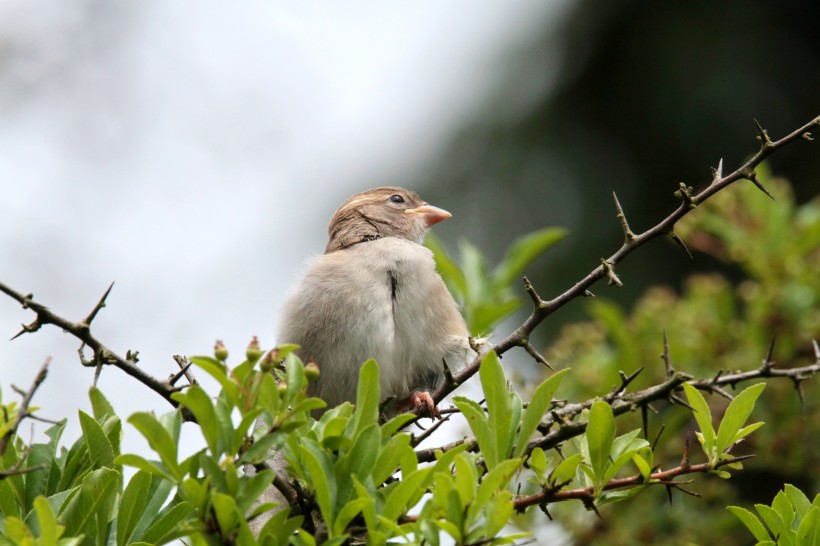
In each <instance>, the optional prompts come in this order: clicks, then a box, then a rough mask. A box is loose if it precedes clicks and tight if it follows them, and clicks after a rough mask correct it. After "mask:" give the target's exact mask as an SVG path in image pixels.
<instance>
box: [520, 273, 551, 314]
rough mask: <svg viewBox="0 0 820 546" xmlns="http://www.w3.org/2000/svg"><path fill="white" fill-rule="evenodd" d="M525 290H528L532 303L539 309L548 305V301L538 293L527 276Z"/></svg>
mask: <svg viewBox="0 0 820 546" xmlns="http://www.w3.org/2000/svg"><path fill="white" fill-rule="evenodd" d="M523 280H524V290H526V291H527V294H528V295H529V296H530V299H531V300H532V303H533V304H535V306H536V307H537V308H539V309H543V308H545V307H546V306H547V303H546V302H545V301H544V300H542V299H541V296H539V295H538V292H536V291H535V287H533V285H532V283H531V282H530V280H529V279H528V278H527V277H524V279H523Z"/></svg>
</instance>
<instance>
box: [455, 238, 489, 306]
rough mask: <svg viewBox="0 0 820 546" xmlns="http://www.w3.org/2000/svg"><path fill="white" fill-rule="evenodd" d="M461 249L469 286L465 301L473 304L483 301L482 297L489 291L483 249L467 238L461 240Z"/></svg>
mask: <svg viewBox="0 0 820 546" xmlns="http://www.w3.org/2000/svg"><path fill="white" fill-rule="evenodd" d="M459 250H460V251H461V267H462V271H463V272H464V280H465V283H466V287H467V291H466V293H465V303H466V304H467V305H468V306H472V305H474V304H476V303H478V302H479V301H481V298H482V297H483V296H484V294H485V293H486V292H487V290H486V285H487V265H486V263H485V262H484V255H483V254H481V251H480V250H479V249H478V248H476V246H475V245H473V244H472V243H470V242H469V241H467V240H466V239H462V240H460V241H459Z"/></svg>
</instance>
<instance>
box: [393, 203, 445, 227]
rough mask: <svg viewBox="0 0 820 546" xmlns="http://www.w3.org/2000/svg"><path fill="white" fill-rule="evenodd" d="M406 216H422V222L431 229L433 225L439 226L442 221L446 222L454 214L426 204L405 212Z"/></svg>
mask: <svg viewBox="0 0 820 546" xmlns="http://www.w3.org/2000/svg"><path fill="white" fill-rule="evenodd" d="M404 214H420V215H421V219H422V221H423V222H424V223H425V225H427V227H430V226H432V225H433V224H438V223H439V222H441V221H442V220H446V219H447V218H449V217H451V216H452V214H450V213H449V212H447V211H446V210H444V209H440V208H438V207H434V206H433V205H428V204H427V203H424V204H423V205H422V206H420V207H416V208H414V209H407V210H405V211H404Z"/></svg>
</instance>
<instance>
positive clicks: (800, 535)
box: [796, 507, 820, 546]
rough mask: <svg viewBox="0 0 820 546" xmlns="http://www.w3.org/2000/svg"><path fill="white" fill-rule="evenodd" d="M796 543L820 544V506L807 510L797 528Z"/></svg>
mask: <svg viewBox="0 0 820 546" xmlns="http://www.w3.org/2000/svg"><path fill="white" fill-rule="evenodd" d="M796 544H811V545H812V546H817V545H818V544H820V508H817V507H814V508H812V509H811V510H809V511H808V512H806V516H805V517H804V518H803V519H802V521H800V525H799V526H798V528H797V540H796Z"/></svg>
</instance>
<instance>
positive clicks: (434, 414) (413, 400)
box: [400, 391, 441, 419]
mask: <svg viewBox="0 0 820 546" xmlns="http://www.w3.org/2000/svg"><path fill="white" fill-rule="evenodd" d="M400 408H402V409H403V408H406V409H408V410H410V411H414V412H416V413H417V414H418V415H419V416H420V417H430V418H431V419H441V412H440V411H439V410H438V408H437V407H436V402H435V400H433V397H432V396H430V393H429V392H426V391H421V392H418V391H413V392H411V393H410V396H408V397H407V399H406V400H405V401H404V402H402V404H401V406H400ZM425 413H426V415H424V414H425Z"/></svg>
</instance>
